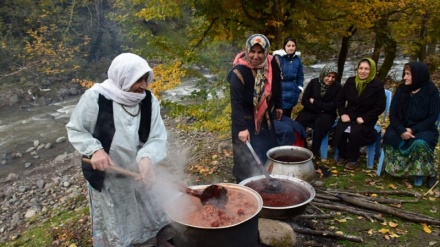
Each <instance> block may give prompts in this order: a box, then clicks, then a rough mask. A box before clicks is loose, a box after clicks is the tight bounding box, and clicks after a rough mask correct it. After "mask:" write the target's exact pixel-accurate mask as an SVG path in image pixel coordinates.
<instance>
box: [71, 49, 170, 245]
mask: <svg viewBox="0 0 440 247" xmlns="http://www.w3.org/2000/svg"><path fill="white" fill-rule="evenodd" d="M147 72H148V73H149V77H148V83H150V82H151V80H152V79H153V71H152V69H151V68H150V67H149V65H148V63H147V61H145V60H144V59H143V58H141V57H139V56H137V55H135V54H131V53H124V54H121V55H119V56H117V57H116V58H115V59H114V60H113V62H112V64H111V66H110V68H109V70H108V77H109V79H107V80H106V81H104V82H103V83H100V84H95V85H94V86H93V87H92V88H90V89H89V90H87V91H86V92H85V93H84V95H83V96H82V97H81V99H80V101H79V102H78V104H77V106H76V107H75V109H74V111H73V112H72V116H71V119H70V121H69V123H68V124H67V125H66V128H67V133H68V137H69V141H70V142H71V143H72V145H73V146H74V147H75V149H76V150H77V151H78V152H79V153H81V154H82V155H92V154H93V152H95V151H96V150H99V149H102V145H101V143H100V142H99V141H98V140H97V139H95V138H94V137H93V136H92V133H93V132H94V130H95V128H99V126H95V125H96V121H97V116H98V112H99V105H98V98H99V94H102V95H104V96H105V97H106V98H107V99H111V100H112V101H113V103H112V104H113V119H114V124H115V133H114V137H113V141H112V143H111V146H110V152H109V155H110V157H111V159H112V161H113V162H114V163H115V164H116V165H118V166H121V167H123V168H125V169H127V170H131V171H135V172H138V162H139V161H140V160H141V159H142V158H144V157H148V158H149V159H150V160H151V163H152V164H153V165H154V164H156V163H158V162H159V161H160V160H162V159H164V158H165V156H166V141H167V133H166V129H165V125H164V123H163V121H162V118H161V115H160V105H159V102H158V100H157V99H156V98H155V97H154V95H152V99H151V105H152V112H151V128H150V134H149V137H148V140H147V141H146V142H145V143H143V142H141V141H140V140H139V135H138V130H139V124H140V119H141V117H140V114H139V115H137V116H135V117H133V116H131V115H129V114H128V113H127V112H125V110H124V109H123V108H122V106H121V104H123V105H125V108H126V109H127V110H128V111H130V112H132V113H137V112H138V110H139V107H140V105H139V102H140V101H141V100H142V99H143V98H144V97H145V94H139V93H131V92H128V90H129V89H130V87H131V86H132V85H133V84H134V83H135V82H136V81H137V80H138V79H139V78H141V77H142V76H143V75H144V74H145V73H147ZM157 193H158V188H157V187H156V186H154V185H153V186H151V187H148V188H147V187H145V186H144V185H143V184H142V183H140V182H138V181H135V180H134V179H132V178H128V177H118V176H116V175H114V174H111V173H108V172H107V174H106V177H105V180H104V185H103V188H102V190H101V192H99V191H97V190H95V189H93V188H91V187H90V186H89V195H90V209H91V216H92V228H93V246H95V247H96V246H100V247H101V246H115V247H116V246H121V247H122V246H124V247H125V246H133V245H134V244H140V243H144V242H145V241H147V240H148V239H149V238H152V237H154V236H155V235H156V233H157V231H158V230H159V229H160V228H161V227H163V226H164V225H165V224H166V223H167V222H166V216H165V213H164V212H163V211H162V208H163V206H162V205H161V203H162V202H161V201H160V200H159V198H158V196H157V195H159V194H157Z"/></svg>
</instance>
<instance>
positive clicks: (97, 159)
mask: <svg viewBox="0 0 440 247" xmlns="http://www.w3.org/2000/svg"><path fill="white" fill-rule="evenodd" d="M91 163H92V167H93V169H94V170H100V171H105V170H107V169H109V168H110V166H112V165H114V164H113V162H112V160H111V159H110V156H109V155H108V154H107V153H106V152H105V151H104V149H99V150H98V151H95V152H94V153H93V154H92V158H91Z"/></svg>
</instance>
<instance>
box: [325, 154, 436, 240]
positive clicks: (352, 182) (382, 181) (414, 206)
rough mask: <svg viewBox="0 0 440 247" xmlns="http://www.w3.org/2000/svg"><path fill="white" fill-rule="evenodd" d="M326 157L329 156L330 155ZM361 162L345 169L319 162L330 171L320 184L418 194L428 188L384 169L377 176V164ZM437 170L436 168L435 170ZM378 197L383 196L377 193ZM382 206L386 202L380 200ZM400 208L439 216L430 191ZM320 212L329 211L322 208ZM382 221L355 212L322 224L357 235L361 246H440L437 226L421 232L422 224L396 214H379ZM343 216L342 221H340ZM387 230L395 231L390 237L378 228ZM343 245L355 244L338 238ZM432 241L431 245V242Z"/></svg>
mask: <svg viewBox="0 0 440 247" xmlns="http://www.w3.org/2000/svg"><path fill="white" fill-rule="evenodd" d="M436 151H437V153H436V157H438V152H439V151H438V150H436ZM329 157H332V156H331V155H330V156H329ZM360 163H361V164H362V165H361V166H359V167H358V168H357V169H356V170H354V171H349V170H345V169H344V168H343V167H337V166H336V165H335V161H333V160H331V161H327V162H323V163H321V165H324V166H327V167H329V168H330V169H331V170H332V171H333V174H332V176H330V177H328V178H323V179H322V181H323V182H324V186H325V187H326V188H327V189H333V190H340V191H344V190H354V191H357V192H362V191H409V192H414V193H418V194H420V195H423V194H425V193H426V192H427V191H428V190H429V188H428V187H427V186H426V183H424V184H423V185H422V186H420V187H414V185H413V182H414V180H413V178H396V177H392V176H390V175H388V174H387V173H386V172H385V171H383V172H382V174H381V176H379V177H378V176H377V175H376V169H377V167H374V168H373V169H367V168H366V165H365V163H366V161H365V158H361V159H360ZM437 170H438V169H437ZM438 188H439V187H438V186H437V189H434V191H435V192H436V193H439V192H438V191H439V189H438ZM378 197H385V196H384V195H380V194H378ZM388 198H395V199H400V200H415V199H416V197H408V196H401V195H399V196H395V195H394V196H388ZM381 204H383V205H386V206H390V205H388V204H384V203H381ZM400 209H402V210H405V211H410V212H415V213H418V214H424V215H427V216H429V217H431V218H436V219H440V207H439V197H438V195H437V197H436V196H435V195H434V194H433V193H431V194H428V195H426V196H423V197H422V198H421V199H420V201H419V202H416V203H402V204H401V207H400ZM323 210H324V211H327V212H328V211H329V210H327V209H323ZM383 216H384V218H383V221H379V220H374V222H370V221H368V220H367V219H364V218H360V217H359V216H357V215H353V214H350V213H346V212H342V213H341V215H338V216H337V217H335V218H336V219H338V220H339V221H338V220H335V219H331V220H328V221H327V222H326V226H327V227H329V229H331V230H332V231H341V232H343V233H344V234H346V235H354V236H361V237H362V238H363V240H364V242H363V243H361V244H359V245H362V246H372V247H373V246H375V247H376V246H387V245H389V244H391V245H393V246H395V244H397V246H440V236H439V231H440V230H439V228H438V226H437V227H434V226H429V225H428V227H429V228H430V229H431V230H432V231H433V232H432V233H427V232H425V231H424V227H423V225H422V224H420V223H415V222H410V221H408V220H404V219H401V218H399V217H396V216H388V215H383ZM341 219H345V220H346V221H345V222H343V221H344V220H342V222H341ZM389 222H393V223H397V224H398V225H397V227H391V226H390V225H389V224H388V223H389ZM381 230H382V231H383V230H389V231H392V232H393V233H395V234H396V235H395V236H398V237H393V235H391V234H390V233H381V232H380V231H381ZM341 244H342V245H343V246H353V245H355V243H353V242H351V241H345V240H344V241H341ZM432 244H435V245H432Z"/></svg>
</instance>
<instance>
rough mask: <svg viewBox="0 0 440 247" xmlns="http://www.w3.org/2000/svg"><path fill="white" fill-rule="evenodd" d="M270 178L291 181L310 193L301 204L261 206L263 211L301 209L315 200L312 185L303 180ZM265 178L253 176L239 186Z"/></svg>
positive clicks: (275, 176) (272, 175)
mask: <svg viewBox="0 0 440 247" xmlns="http://www.w3.org/2000/svg"><path fill="white" fill-rule="evenodd" d="M270 176H271V177H273V178H279V179H286V180H289V181H292V182H294V183H297V184H300V185H301V186H302V187H303V188H304V189H306V190H307V192H309V193H310V197H309V198H308V199H307V200H305V201H303V202H302V203H299V204H295V205H292V206H286V207H268V206H264V205H263V208H265V209H274V210H282V209H291V208H299V207H301V206H303V205H306V204H308V203H309V202H311V201H312V200H313V199H314V198H315V195H316V192H315V188H313V186H312V185H310V184H309V183H308V182H306V181H304V180H302V179H299V178H295V177H292V176H286V175H275V174H271V175H270ZM265 178H266V177H265V176H264V175H259V176H255V177H250V178H247V179H245V180H243V181H241V182H240V183H239V184H240V185H244V186H246V184H247V183H250V182H252V181H258V180H260V179H265Z"/></svg>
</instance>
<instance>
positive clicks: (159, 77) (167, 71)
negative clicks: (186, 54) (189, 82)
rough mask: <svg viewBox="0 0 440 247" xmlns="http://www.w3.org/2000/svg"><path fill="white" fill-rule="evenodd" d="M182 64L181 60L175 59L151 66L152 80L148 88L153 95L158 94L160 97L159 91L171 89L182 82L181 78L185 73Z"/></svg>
mask: <svg viewBox="0 0 440 247" xmlns="http://www.w3.org/2000/svg"><path fill="white" fill-rule="evenodd" d="M182 64H183V62H182V61H181V60H175V61H172V62H170V63H167V64H160V65H157V66H155V67H154V68H153V71H154V81H153V82H152V83H151V84H150V85H149V89H150V90H151V91H152V92H153V94H154V95H158V97H159V98H160V93H161V92H163V91H166V90H169V89H173V88H175V87H176V86H177V85H179V84H180V83H181V82H182V81H181V78H183V77H185V76H186V73H187V70H186V69H185V68H183V67H182Z"/></svg>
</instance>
